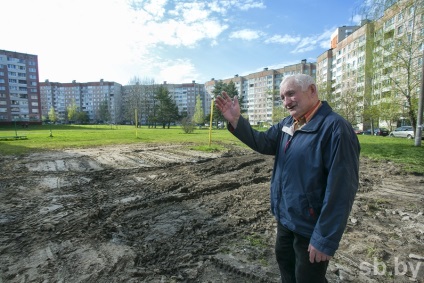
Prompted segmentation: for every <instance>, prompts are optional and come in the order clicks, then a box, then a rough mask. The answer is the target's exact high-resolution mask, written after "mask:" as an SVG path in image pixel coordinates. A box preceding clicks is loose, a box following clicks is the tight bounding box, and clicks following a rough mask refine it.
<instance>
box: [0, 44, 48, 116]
mask: <svg viewBox="0 0 424 283" xmlns="http://www.w3.org/2000/svg"><path fill="white" fill-rule="evenodd" d="M12 123H19V124H40V123H41V101H40V89H39V85H38V57H37V55H31V54H25V53H18V52H13V51H6V50H0V124H12Z"/></svg>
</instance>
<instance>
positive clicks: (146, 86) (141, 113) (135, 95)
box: [122, 77, 157, 128]
mask: <svg viewBox="0 0 424 283" xmlns="http://www.w3.org/2000/svg"><path fill="white" fill-rule="evenodd" d="M156 88H157V85H155V82H154V80H153V79H149V78H145V79H144V80H141V79H140V78H138V77H134V78H132V79H131V80H130V82H129V85H127V86H126V87H125V94H124V97H125V101H124V103H123V110H122V112H123V117H124V119H125V120H126V121H135V117H134V113H135V111H134V110H135V109H137V116H138V117H137V120H138V121H139V123H145V124H147V125H148V126H149V128H150V127H153V125H154V123H155V120H154V119H155V113H154V112H155V103H156V101H155V90H156Z"/></svg>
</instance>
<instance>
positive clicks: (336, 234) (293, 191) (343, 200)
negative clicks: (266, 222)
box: [229, 101, 360, 256]
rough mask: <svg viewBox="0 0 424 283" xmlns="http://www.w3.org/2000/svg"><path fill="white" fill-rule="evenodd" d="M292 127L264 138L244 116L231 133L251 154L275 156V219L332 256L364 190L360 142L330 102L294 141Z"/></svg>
mask: <svg viewBox="0 0 424 283" xmlns="http://www.w3.org/2000/svg"><path fill="white" fill-rule="evenodd" d="M293 122H294V120H293V118H292V117H291V116H289V117H286V118H284V119H283V120H282V121H281V122H279V123H278V124H276V125H274V126H272V127H271V128H270V129H268V130H267V131H266V132H259V131H256V130H254V129H252V127H251V126H250V124H249V122H248V121H247V120H246V119H244V118H243V117H242V116H240V119H239V121H238V124H237V127H236V129H231V126H230V127H229V129H230V130H232V133H233V134H234V136H236V137H237V138H238V139H240V140H241V141H242V142H243V143H245V144H246V145H247V146H249V147H250V148H251V149H253V150H255V151H257V152H259V153H262V154H268V155H275V161H274V170H273V173H272V178H271V194H270V196H271V210H272V213H273V214H274V216H275V218H276V219H277V220H278V221H279V222H280V223H281V224H282V225H284V226H285V227H287V228H288V229H290V230H291V231H293V232H295V233H298V234H300V235H302V236H304V237H308V238H311V240H310V243H311V244H312V245H313V246H314V247H315V248H316V249H318V250H319V251H321V252H324V253H325V254H327V255H330V256H333V255H334V253H335V251H336V250H337V248H338V247H339V242H340V239H341V237H342V235H343V232H344V229H345V227H346V223H347V220H348V217H349V213H350V210H351V208H352V204H353V201H354V198H355V195H356V191H357V189H358V185H359V152H360V145H359V141H358V138H357V136H356V134H355V132H354V131H353V128H352V126H351V125H350V124H349V123H348V122H347V121H346V120H345V119H343V118H342V117H341V116H340V115H338V114H337V113H335V112H333V110H332V109H331V107H330V106H329V105H328V103H327V102H325V101H323V102H322V106H321V107H320V108H319V109H318V110H317V112H316V113H315V115H314V116H313V117H312V119H311V120H310V121H309V122H308V123H307V124H306V125H304V126H303V127H302V129H300V130H297V131H296V132H294V134H293V135H291V134H290V131H289V128H290V127H291V126H292V124H293Z"/></svg>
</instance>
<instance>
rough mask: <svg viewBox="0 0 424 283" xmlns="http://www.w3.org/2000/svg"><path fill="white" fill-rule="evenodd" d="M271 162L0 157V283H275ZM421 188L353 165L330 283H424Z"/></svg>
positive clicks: (395, 174) (396, 173)
mask: <svg viewBox="0 0 424 283" xmlns="http://www.w3.org/2000/svg"><path fill="white" fill-rule="evenodd" d="M272 165H273V157H270V156H264V155H260V154H257V153H254V152H252V151H250V150H246V149H240V148H228V150H227V151H226V152H220V153H203V152H198V151H194V150H190V149H189V147H188V145H186V144H177V145H175V144H169V145H167V144H165V145H155V146H148V145H128V146H110V147H101V148H90V149H72V150H64V151H54V152H43V153H34V154H29V155H25V156H19V157H10V156H8V157H0V168H1V171H0V282H236V283H238V282H252V283H253V282H279V274H278V269H277V264H276V263H275V259H274V251H273V246H274V239H275V233H276V225H275V221H274V219H273V217H272V215H271V214H270V211H269V180H270V177H271V173H272ZM423 204H424V177H423V175H422V174H406V173H405V172H404V171H403V170H402V168H400V167H399V166H397V165H394V164H392V163H390V162H375V161H371V160H368V159H365V158H361V168H360V190H359V192H358V194H357V197H356V200H355V203H354V207H353V210H352V213H351V217H350V219H349V224H348V227H347V230H346V233H345V234H344V236H343V239H342V242H341V245H340V249H339V251H338V252H337V254H336V256H335V258H334V259H333V260H332V261H331V263H330V268H329V270H328V279H329V280H330V282H411V281H412V282H424V281H423V278H424V262H423V261H424V216H423V212H424V210H423V207H424V205H423Z"/></svg>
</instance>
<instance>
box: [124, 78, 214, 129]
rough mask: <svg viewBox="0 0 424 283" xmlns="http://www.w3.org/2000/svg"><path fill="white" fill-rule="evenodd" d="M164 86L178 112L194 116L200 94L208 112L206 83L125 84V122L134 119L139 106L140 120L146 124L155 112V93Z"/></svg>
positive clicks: (204, 111) (204, 107)
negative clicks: (135, 110)
mask: <svg viewBox="0 0 424 283" xmlns="http://www.w3.org/2000/svg"><path fill="white" fill-rule="evenodd" d="M160 86H163V87H165V88H166V89H167V90H168V92H169V96H170V97H171V98H172V99H173V100H174V102H175V104H176V105H177V107H178V113H179V114H180V115H184V116H188V117H193V115H194V112H195V109H196V101H197V96H200V100H201V103H202V109H203V113H205V115H206V114H208V113H210V111H209V112H206V111H207V109H208V108H207V107H210V99H209V104H208V105H209V106H206V105H207V103H208V102H207V98H206V97H205V95H206V92H205V86H204V84H199V83H196V81H192V82H191V83H182V84H169V83H167V82H166V81H164V82H163V83H162V84H154V83H153V82H152V84H133V85H125V86H123V99H122V101H123V102H122V107H123V110H122V111H123V116H124V117H123V120H124V121H125V122H127V123H128V122H131V121H133V120H134V109H135V108H137V111H138V113H137V115H138V121H139V123H140V124H142V125H145V124H147V121H148V116H149V115H150V114H151V113H152V112H153V108H154V106H155V103H156V101H155V95H156V91H157V89H158V88H159V87H160Z"/></svg>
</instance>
